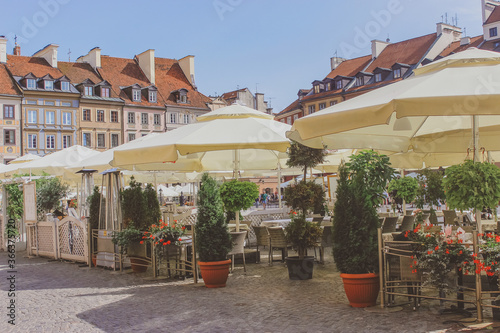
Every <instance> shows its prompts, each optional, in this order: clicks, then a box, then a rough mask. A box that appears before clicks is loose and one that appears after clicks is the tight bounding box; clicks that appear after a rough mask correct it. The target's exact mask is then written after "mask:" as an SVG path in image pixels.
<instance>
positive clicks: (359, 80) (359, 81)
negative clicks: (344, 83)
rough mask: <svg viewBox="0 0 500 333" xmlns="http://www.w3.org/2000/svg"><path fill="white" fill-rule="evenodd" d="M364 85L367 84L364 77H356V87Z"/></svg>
mask: <svg viewBox="0 0 500 333" xmlns="http://www.w3.org/2000/svg"><path fill="white" fill-rule="evenodd" d="M363 84H365V79H364V77H363V76H358V77H356V86H357V87H359V86H362V85H363Z"/></svg>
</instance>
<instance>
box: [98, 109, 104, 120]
mask: <svg viewBox="0 0 500 333" xmlns="http://www.w3.org/2000/svg"><path fill="white" fill-rule="evenodd" d="M97 121H99V122H104V110H97Z"/></svg>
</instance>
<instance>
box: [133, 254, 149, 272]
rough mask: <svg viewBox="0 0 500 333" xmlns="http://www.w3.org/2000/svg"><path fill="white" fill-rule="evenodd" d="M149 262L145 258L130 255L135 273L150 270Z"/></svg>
mask: <svg viewBox="0 0 500 333" xmlns="http://www.w3.org/2000/svg"><path fill="white" fill-rule="evenodd" d="M148 266H149V262H148V261H147V260H146V259H143V258H134V257H130V267H131V268H132V271H133V272H134V273H144V272H145V271H147V270H148Z"/></svg>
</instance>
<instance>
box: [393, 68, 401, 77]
mask: <svg viewBox="0 0 500 333" xmlns="http://www.w3.org/2000/svg"><path fill="white" fill-rule="evenodd" d="M400 77H401V68H397V69H395V70H394V78H395V79H397V78H400Z"/></svg>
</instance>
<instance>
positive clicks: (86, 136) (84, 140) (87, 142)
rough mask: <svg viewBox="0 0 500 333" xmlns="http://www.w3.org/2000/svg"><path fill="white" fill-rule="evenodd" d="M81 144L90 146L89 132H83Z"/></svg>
mask: <svg viewBox="0 0 500 333" xmlns="http://www.w3.org/2000/svg"><path fill="white" fill-rule="evenodd" d="M82 146H84V147H90V133H83V137H82Z"/></svg>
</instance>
